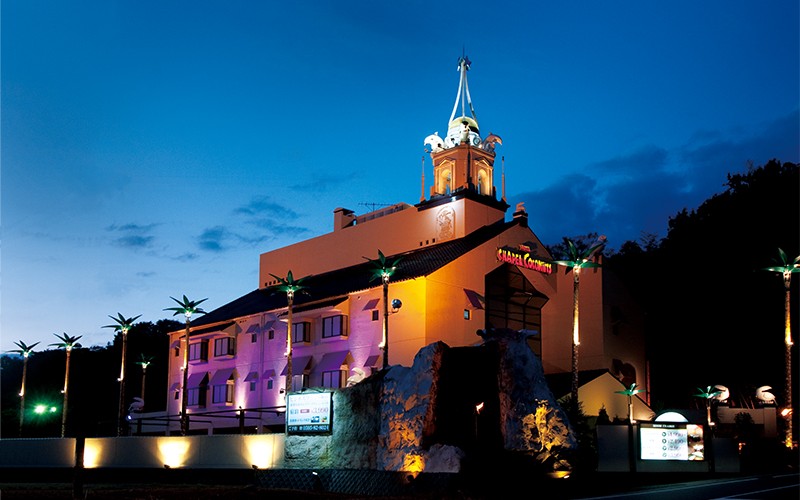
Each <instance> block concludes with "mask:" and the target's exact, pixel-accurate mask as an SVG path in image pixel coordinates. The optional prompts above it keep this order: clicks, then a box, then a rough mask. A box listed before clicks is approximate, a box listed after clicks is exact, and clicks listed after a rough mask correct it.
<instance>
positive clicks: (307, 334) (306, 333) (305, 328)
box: [292, 321, 311, 344]
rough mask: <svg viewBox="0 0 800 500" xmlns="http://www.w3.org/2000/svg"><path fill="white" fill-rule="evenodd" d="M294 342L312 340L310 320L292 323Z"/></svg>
mask: <svg viewBox="0 0 800 500" xmlns="http://www.w3.org/2000/svg"><path fill="white" fill-rule="evenodd" d="M292 342H293V343H295V344H297V343H301V342H311V323H309V322H308V321H301V322H299V323H294V324H292Z"/></svg>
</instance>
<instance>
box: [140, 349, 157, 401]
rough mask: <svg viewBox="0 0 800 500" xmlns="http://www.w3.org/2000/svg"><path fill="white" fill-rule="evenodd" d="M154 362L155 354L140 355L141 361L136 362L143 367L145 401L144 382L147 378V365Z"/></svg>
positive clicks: (142, 396)
mask: <svg viewBox="0 0 800 500" xmlns="http://www.w3.org/2000/svg"><path fill="white" fill-rule="evenodd" d="M152 362H153V356H146V355H144V354H140V355H139V361H137V362H136V364H137V365H139V366H141V367H142V395H141V396H140V397H141V398H142V402H144V383H145V379H146V378H147V367H148V366H150V364H151V363H152Z"/></svg>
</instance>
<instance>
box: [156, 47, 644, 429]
mask: <svg viewBox="0 0 800 500" xmlns="http://www.w3.org/2000/svg"><path fill="white" fill-rule="evenodd" d="M469 64H470V63H469V60H468V59H466V58H463V57H462V58H461V59H460V60H459V76H460V78H459V82H458V92H457V94H456V100H455V104H454V106H453V112H452V114H451V116H450V120H449V122H448V131H447V135H446V136H445V137H439V136H438V135H437V134H433V135H429V136H428V137H426V138H425V139H424V141H423V143H424V145H425V147H426V150H427V151H428V152H429V153H430V159H431V161H432V165H433V175H432V182H431V185H430V186H426V184H425V178H424V175H423V180H422V193H421V194H420V199H419V202H417V203H416V204H414V205H411V204H408V203H402V202H401V203H397V204H395V205H392V206H388V207H383V208H381V209H378V210H375V211H372V212H369V213H365V214H362V215H357V214H356V213H354V212H353V211H352V210H349V209H346V208H336V209H335V210H333V229H332V231H331V232H329V233H327V234H323V235H320V236H317V237H314V238H310V239H308V240H305V241H301V242H298V243H295V244H292V245H289V246H286V247H284V248H279V249H276V250H273V251H270V252H266V253H263V254H261V255H260V257H259V283H258V288H256V289H255V290H253V291H251V292H249V293H247V294H245V295H243V296H241V297H239V298H237V299H235V300H233V301H232V302H230V303H228V304H225V305H223V306H221V307H219V308H217V309H214V310H212V311H209V312H208V313H207V314H205V315H202V316H195V317H193V318H192V321H191V323H190V329H191V332H190V335H189V356H188V358H189V361H188V383H187V388H188V395H187V407H188V414H189V415H190V417H192V421H191V432H192V433H195V432H202V433H205V432H209V427H212V428H213V429H212V430H211V432H226V428H227V432H230V431H232V428H236V427H237V426H238V425H239V424H241V422H242V420H236V419H234V418H232V417H235V416H236V415H239V413H238V410H239V409H243V410H244V412H245V414H246V416H247V418H246V426H247V427H248V429H252V428H253V427H255V428H256V429H257V430H258V432H261V431H263V430H265V429H271V430H279V429H281V426H282V425H283V408H284V405H285V402H286V399H285V392H286V383H287V371H289V370H288V369H287V368H288V367H287V364H288V363H287V361H288V356H287V329H288V324H289V318H290V317H291V339H292V342H291V369H290V371H291V379H292V380H291V386H292V387H291V390H292V391H299V390H302V389H303V388H311V387H325V388H340V387H344V386H346V385H347V384H348V383H349V382H350V383H352V382H355V381H357V380H359V379H360V378H362V377H364V376H369V375H370V374H371V373H374V372H375V371H378V370H381V369H382V367H384V366H386V365H389V366H391V365H404V366H410V365H411V363H412V361H413V359H414V356H415V355H416V353H417V352H418V351H419V350H420V349H421V348H422V347H424V346H426V345H428V344H431V343H434V342H444V343H445V344H447V345H448V346H450V347H462V346H470V345H476V344H479V343H480V342H481V340H482V339H481V337H479V336H478V335H477V333H476V332H477V331H478V330H482V329H487V328H510V329H513V330H528V331H529V332H530V333H531V337H530V340H529V342H530V345H531V348H532V349H533V350H534V352H535V353H536V354H537V355H538V356H539V357H540V359H541V361H542V365H543V367H544V371H545V374H546V375H554V374H560V373H564V374H568V373H570V371H571V369H572V325H573V298H574V294H573V273H572V271H565V269H564V268H563V267H560V266H557V265H556V264H555V263H553V256H551V255H550V253H549V252H548V250H547V249H546V248H545V246H544V245H543V244H542V242H541V241H540V240H539V238H538V237H537V236H536V234H535V233H534V232H533V230H532V229H531V228H530V227H529V226H528V215H527V212H526V209H525V207H524V206H523V205H522V204H517V205H516V207H515V209H514V210H513V212H512V213H511V214H510V216H509V217H507V214H508V212H509V208H510V205H509V204H508V202H507V200H506V197H505V179H504V177H505V176H504V174H501V175H500V177H501V189H500V191H501V193H500V196H499V197H498V194H497V188H496V186H495V179H496V178H497V177H498V175H497V172H495V169H496V165H495V159H496V152H495V148H497V147H501V146H502V140H501V139H500V137H498V136H496V135H493V134H489V135H488V136H487V137H483V136H482V135H481V132H480V129H479V127H478V122H477V119H476V118H475V113H474V109H473V104H472V100H471V97H470V95H469V87H468V84H467V71H468V69H469ZM426 190H427V193H426ZM558 209H559V208H558V207H536V210H537V212H541V211H544V212H546V211H547V210H558ZM379 256H385V263H386V265H387V266H390V265H392V264H396V266H395V268H394V272H393V274H391V276H390V277H389V281H388V287H387V288H384V283H383V282H382V280H381V278H380V276H379V274H378V273H376V271H377V270H378V269H377V268H378V266H377V265H376V263H377V262H378V261H379V260H380V259H379ZM595 258H596V259H602V256H601V255H598V256H596V257H595ZM289 272H291V274H292V277H293V279H294V280H295V281H299V283H300V284H301V285H302V288H301V289H300V290H299V291H297V292H296V293H295V294H294V297H293V300H292V307H291V311H290V308H289V303H288V298H287V294H286V292H285V291H283V290H282V289H281V284H282V282H281V279H285V278H287V277H288V275H289ZM279 278H281V279H279ZM612 281H613V279H612V277H611V276H610V275H609V273H608V272H605V270H604V269H603V267H600V268H596V269H585V270H583V271H582V272H581V280H580V288H579V293H580V295H579V296H580V339H581V341H580V351H579V353H580V354H579V368H580V370H581V372H584V371H594V370H601V371H607V372H608V373H610V374H611V375H612V376H613V377H616V378H618V379H619V380H620V381H621V382H622V383H623V384H625V386H629V385H630V384H631V383H633V382H636V383H637V385H638V386H639V387H641V388H646V387H647V386H648V381H647V378H646V377H647V369H646V361H645V350H644V339H643V336H642V329H641V321H640V319H639V318H640V315H639V313H638V312H637V310H636V309H635V308H634V307H633V306H632V305H631V304H632V302H631V301H630V300H629V298H628V297H627V296H626V295H625V293H624V291H623V290H622V289H621V288H620V287H618V286H616V285H614V284H613V283H612ZM385 290H388V294H385V293H384V291H385ZM387 302H388V303H387ZM385 314H386V317H385V316H384V315H385ZM387 325H388V331H387V332H386V334H385V332H384V330H385V329H387ZM184 335H185V329H181V330H177V331H174V332H172V333H171V334H170V350H171V352H170V357H169V359H170V366H169V382H168V383H169V391H168V396H167V399H168V401H167V413H168V414H169V415H171V416H173V417H175V416H177V415H178V414H179V412H180V410H181V397H182V390H181V384H182V381H183V377H182V365H183V360H184V353H183V349H184ZM385 337H386V339H387V340H388V342H387V343H386V347H388V349H385V348H384V341H385ZM554 392H555V391H554ZM555 395H556V397H561V396H563V395H564V394H560V393H556V394H555ZM617 398H619V402H620V403H621V404H622V405H623V406H625V405H626V403H627V401H626V400H625V398H623V397H622V396H619V395H617ZM583 399H584V397H583V396H582V397H581V400H582V401H583ZM598 410H599V407H598V408H595V407H593V406H591V405H589V404H586V403H584V412H585V413H586V414H595V415H596V414H597V412H598ZM200 413H202V414H203V416H202V417H199V416H198V417H194V416H193V415H195V414H200ZM623 416H624V415H623ZM612 417H613V415H612ZM177 429H178V424H177V420H173V421H172V422H171V425H170V432H175V431H176V430H177Z"/></svg>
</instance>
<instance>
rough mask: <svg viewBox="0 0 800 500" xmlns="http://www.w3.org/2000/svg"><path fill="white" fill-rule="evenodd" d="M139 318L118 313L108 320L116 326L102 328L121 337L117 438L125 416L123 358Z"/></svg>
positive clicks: (120, 433)
mask: <svg viewBox="0 0 800 500" xmlns="http://www.w3.org/2000/svg"><path fill="white" fill-rule="evenodd" d="M140 316H141V314H140V315H139V316H135V317H133V318H126V317H125V316H123V315H122V314H120V313H117V317H116V318H115V317H114V316H109V318H111V319H113V320H114V321H116V323H117V324H116V325H105V326H104V327H103V328H113V329H114V331H115V332H118V333H119V334H120V335H121V336H122V363H121V364H120V369H119V378H118V379H117V381H118V382H119V405H118V407H117V436H121V435H122V428H123V427H124V422H125V419H124V418H123V415H124V414H125V358H126V356H127V351H128V332H129V331H130V329H131V327H132V326H133V322H134V321H136V320H137V319H139V317H140Z"/></svg>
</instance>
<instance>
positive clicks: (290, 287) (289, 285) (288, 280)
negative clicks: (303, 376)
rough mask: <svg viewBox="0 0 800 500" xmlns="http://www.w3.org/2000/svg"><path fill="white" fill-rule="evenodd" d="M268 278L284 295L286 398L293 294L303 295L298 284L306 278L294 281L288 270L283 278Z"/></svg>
mask: <svg viewBox="0 0 800 500" xmlns="http://www.w3.org/2000/svg"><path fill="white" fill-rule="evenodd" d="M270 276H272V277H273V278H275V279H276V280H278V282H279V283H280V285H279V286H278V288H277V289H278V291H281V292H284V293H286V306H287V316H286V395H287V396H288V394H289V391H291V390H292V307H293V305H294V294H295V292H303V293H305V291H304V290H303V289H304V288H305V286H304V285H301V284H300V283H301V282H302V281H303V280H305V279H306V278H300V279H298V280H295V279H294V276H293V275H292V271H291V270H289V272H288V274H287V275H286V277H285V278H282V277H280V276H275V275H274V274H272V273H270Z"/></svg>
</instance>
